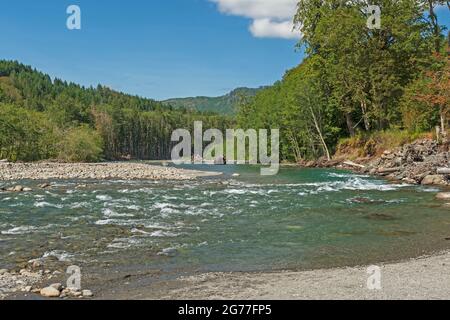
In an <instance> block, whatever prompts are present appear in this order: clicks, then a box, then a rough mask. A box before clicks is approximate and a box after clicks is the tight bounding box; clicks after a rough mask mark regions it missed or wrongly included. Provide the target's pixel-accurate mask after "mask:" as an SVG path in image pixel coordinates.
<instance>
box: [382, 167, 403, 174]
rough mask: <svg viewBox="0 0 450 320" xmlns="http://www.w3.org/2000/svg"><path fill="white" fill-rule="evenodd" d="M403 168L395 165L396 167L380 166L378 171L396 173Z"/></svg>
mask: <svg viewBox="0 0 450 320" xmlns="http://www.w3.org/2000/svg"><path fill="white" fill-rule="evenodd" d="M402 169H403V168H402V167H395V168H379V169H378V173H394V172H398V171H401V170H402Z"/></svg>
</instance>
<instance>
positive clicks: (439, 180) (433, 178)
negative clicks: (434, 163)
mask: <svg viewBox="0 0 450 320" xmlns="http://www.w3.org/2000/svg"><path fill="white" fill-rule="evenodd" d="M446 184H447V182H446V181H445V179H444V176H443V175H439V174H437V175H429V176H426V177H425V178H423V180H422V185H424V186H431V185H446Z"/></svg>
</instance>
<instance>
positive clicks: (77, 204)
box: [70, 202, 91, 209]
mask: <svg viewBox="0 0 450 320" xmlns="http://www.w3.org/2000/svg"><path fill="white" fill-rule="evenodd" d="M90 207H91V204H90V203H89V202H75V203H73V204H72V205H71V206H70V209H80V208H90Z"/></svg>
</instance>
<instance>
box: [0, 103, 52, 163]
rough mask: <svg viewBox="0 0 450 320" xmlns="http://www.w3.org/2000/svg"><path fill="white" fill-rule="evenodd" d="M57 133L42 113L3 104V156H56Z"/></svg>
mask: <svg viewBox="0 0 450 320" xmlns="http://www.w3.org/2000/svg"><path fill="white" fill-rule="evenodd" d="M54 142H55V132H54V128H53V127H52V125H51V124H50V122H49V121H48V120H47V119H46V118H45V117H44V116H43V115H42V114H41V113H39V112H36V111H32V110H27V109H24V108H20V107H15V106H13V105H9V104H2V103H0V158H1V159H3V158H7V159H9V160H12V161H16V160H23V161H34V160H39V159H46V158H51V157H53V156H54V155H55V145H54Z"/></svg>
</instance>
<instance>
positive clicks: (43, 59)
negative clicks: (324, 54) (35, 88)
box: [0, 0, 302, 99]
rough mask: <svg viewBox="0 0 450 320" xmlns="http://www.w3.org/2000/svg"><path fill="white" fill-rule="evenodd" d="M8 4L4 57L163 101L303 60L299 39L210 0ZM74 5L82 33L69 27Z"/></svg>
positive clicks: (247, 81) (254, 80) (255, 81)
mask: <svg viewBox="0 0 450 320" xmlns="http://www.w3.org/2000/svg"><path fill="white" fill-rule="evenodd" d="M2 2H3V6H2V9H1V10H0V29H1V30H2V32H3V34H4V35H3V37H2V43H3V44H2V45H1V46H0V58H1V59H14V60H19V61H20V62H23V63H25V64H29V65H32V66H33V67H35V68H37V69H39V70H41V71H44V72H46V73H49V74H50V75H51V76H57V77H59V78H63V79H65V80H68V81H74V82H76V83H80V84H83V85H97V84H98V83H101V84H104V85H107V86H110V87H112V88H114V89H117V90H121V91H125V92H128V93H132V94H138V95H142V96H146V97H151V98H156V99H165V98H171V97H183V96H197V95H208V96H217V95H221V94H224V93H226V92H228V91H230V90H232V89H234V88H236V87H240V86H248V87H257V86H261V85H267V84H271V83H273V82H274V81H276V80H278V79H280V78H281V76H282V75H283V74H284V72H285V71H286V70H287V69H289V68H291V67H293V66H295V65H296V64H298V63H299V62H300V61H301V58H302V56H301V54H300V53H299V52H296V51H295V43H296V40H295V39H290V40H289V39H288V40H287V39H276V38H257V37H254V36H253V35H252V34H251V33H250V32H249V25H250V23H251V20H250V19H249V18H246V17H240V16H233V15H227V14H223V13H221V12H219V10H218V7H217V5H216V4H215V3H212V2H210V1H208V0H128V1H123V0H108V1H106V0H98V1H97V0H96V1H92V0H81V1H74V0H72V1H64V0H42V1H30V0H15V1H8V4H7V5H6V6H5V5H4V4H5V2H6V1H4V0H3V1H2ZM70 4H76V5H79V6H80V8H81V12H82V29H81V30H73V31H70V30H68V29H67V28H66V20H67V17H68V15H67V14H66V9H67V7H68V6H69V5H70Z"/></svg>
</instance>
